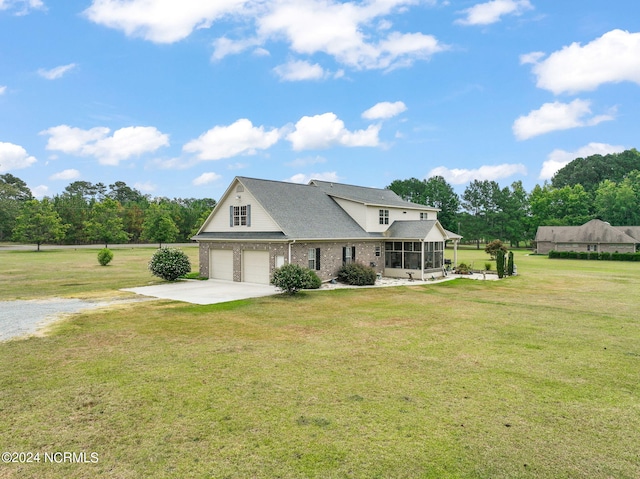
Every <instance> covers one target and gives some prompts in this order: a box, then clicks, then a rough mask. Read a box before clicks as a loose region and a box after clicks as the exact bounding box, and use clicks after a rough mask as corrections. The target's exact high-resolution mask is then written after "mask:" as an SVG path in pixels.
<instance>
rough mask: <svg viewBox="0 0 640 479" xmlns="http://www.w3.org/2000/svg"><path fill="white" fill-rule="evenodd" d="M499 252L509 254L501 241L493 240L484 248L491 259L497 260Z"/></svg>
mask: <svg viewBox="0 0 640 479" xmlns="http://www.w3.org/2000/svg"><path fill="white" fill-rule="evenodd" d="M498 251H502V252H504V254H507V247H506V246H505V245H504V244H503V243H502V241H500V240H499V239H497V240H493V241H492V242H491V243H488V244H487V246H486V247H485V248H484V252H485V253H487V254H488V255H491V259H494V258H496V255H497V254H498Z"/></svg>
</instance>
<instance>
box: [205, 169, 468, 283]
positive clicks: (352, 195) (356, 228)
mask: <svg viewBox="0 0 640 479" xmlns="http://www.w3.org/2000/svg"><path fill="white" fill-rule="evenodd" d="M437 213H438V209H437V208H432V207H429V206H424V205H418V204H415V203H410V202H407V201H404V200H402V199H401V198H400V197H399V196H398V195H396V194H395V193H394V192H393V191H391V190H386V189H377V188H365V187H360V186H351V185H344V184H339V183H329V182H325V181H316V180H312V181H311V182H309V184H307V185H301V184H295V183H287V182H281V181H269V180H260V179H254V178H245V177H236V178H235V179H234V180H233V182H232V183H231V185H230V186H229V187H228V188H227V190H226V191H225V193H224V195H223V196H222V198H221V199H220V201H219V202H218V204H217V205H216V207H215V208H214V210H213V212H212V213H211V215H209V217H208V218H207V220H206V221H205V222H204V224H203V225H202V227H201V228H200V231H198V234H197V235H196V236H195V237H194V238H193V239H195V240H196V241H198V243H199V246H200V274H202V275H203V276H206V277H209V278H216V279H225V280H230V281H246V282H253V283H269V280H270V278H271V274H272V273H273V271H274V270H275V269H276V268H278V267H280V266H283V265H285V264H288V263H295V264H298V265H300V266H304V267H308V268H311V269H312V270H314V271H316V273H317V274H318V276H319V277H320V278H321V279H322V280H328V279H331V278H335V276H336V273H337V271H338V269H339V268H340V267H341V266H342V265H343V264H345V263H349V262H359V263H363V264H366V265H369V266H372V267H373V268H375V270H376V272H378V273H379V274H380V275H384V276H393V277H401V278H408V277H409V275H408V274H407V273H411V274H412V275H415V276H414V277H415V278H416V279H423V278H424V275H425V274H428V275H429V277H431V276H432V275H433V276H440V275H442V274H443V263H444V247H445V242H446V241H447V240H453V241H454V245H455V246H456V248H457V243H458V240H459V239H460V236H458V235H455V234H453V233H451V232H449V231H447V230H445V229H444V228H443V227H442V225H441V224H440V222H439V221H438V218H437ZM454 262H455V261H454Z"/></svg>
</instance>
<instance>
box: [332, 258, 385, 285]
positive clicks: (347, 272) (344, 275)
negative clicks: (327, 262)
mask: <svg viewBox="0 0 640 479" xmlns="http://www.w3.org/2000/svg"><path fill="white" fill-rule="evenodd" d="M376 278H377V274H376V270H375V269H373V268H371V267H370V266H365V265H363V264H361V263H349V264H345V265H344V266H342V267H341V268H340V269H339V270H338V281H340V282H341V283H346V284H349V285H351V286H369V285H373V284H376Z"/></svg>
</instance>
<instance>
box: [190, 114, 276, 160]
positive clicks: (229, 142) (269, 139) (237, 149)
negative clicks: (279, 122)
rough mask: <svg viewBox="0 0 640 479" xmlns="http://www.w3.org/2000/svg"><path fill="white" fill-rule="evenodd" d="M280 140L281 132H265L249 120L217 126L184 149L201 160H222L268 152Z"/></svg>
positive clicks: (274, 130)
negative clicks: (262, 151) (263, 151)
mask: <svg viewBox="0 0 640 479" xmlns="http://www.w3.org/2000/svg"><path fill="white" fill-rule="evenodd" d="M279 139H280V131H279V130H278V129H275V128H274V129H272V130H269V131H265V129H264V127H263V126H260V127H255V126H253V124H252V123H251V121H249V120H247V119H240V120H237V121H236V122H235V123H232V124H231V125H229V126H215V127H213V128H212V129H210V130H209V131H207V132H205V133H203V134H202V135H200V137H199V138H197V139H195V140H191V141H190V142H188V143H187V144H186V145H184V147H183V148H182V149H183V150H184V151H186V152H189V153H196V154H197V158H198V159H200V160H221V159H223V158H232V157H234V156H238V155H254V154H255V153H256V152H257V150H266V149H268V148H270V147H272V146H273V145H275V144H276V143H277V142H278V140H279Z"/></svg>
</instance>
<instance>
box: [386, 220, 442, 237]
mask: <svg viewBox="0 0 640 479" xmlns="http://www.w3.org/2000/svg"><path fill="white" fill-rule="evenodd" d="M436 223H437V221H434V220H426V221H394V222H393V224H392V225H391V226H390V227H389V229H388V230H387V231H386V232H385V233H384V235H385V237H387V238H420V239H422V238H426V237H427V235H428V234H429V231H431V229H432V228H434V227H435V225H436Z"/></svg>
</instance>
